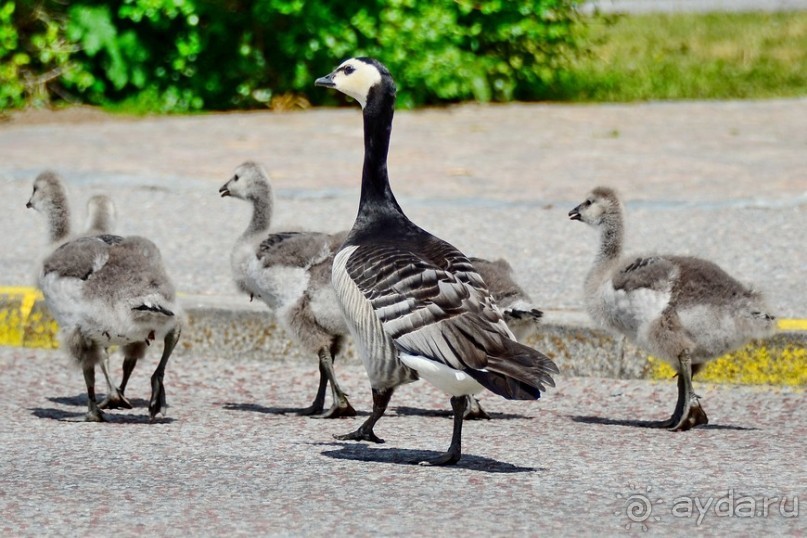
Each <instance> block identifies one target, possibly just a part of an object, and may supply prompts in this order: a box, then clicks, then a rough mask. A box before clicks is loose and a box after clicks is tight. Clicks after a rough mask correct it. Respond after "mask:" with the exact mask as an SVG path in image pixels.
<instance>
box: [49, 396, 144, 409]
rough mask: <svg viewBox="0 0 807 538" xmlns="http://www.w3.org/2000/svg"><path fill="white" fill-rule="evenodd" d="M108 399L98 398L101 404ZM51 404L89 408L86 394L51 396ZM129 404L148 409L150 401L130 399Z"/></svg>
mask: <svg viewBox="0 0 807 538" xmlns="http://www.w3.org/2000/svg"><path fill="white" fill-rule="evenodd" d="M105 397H106V394H99V395H98V397H97V398H96V399H97V400H98V402H101V401H103V400H104V398H105ZM47 400H48V401H49V402H53V403H55V404H58V405H73V406H76V407H85V408H86V407H87V395H86V394H78V395H76V396H49V397H48V398H47ZM129 403H130V404H132V407H134V408H137V407H148V405H149V403H148V401H146V400H144V399H143V398H129Z"/></svg>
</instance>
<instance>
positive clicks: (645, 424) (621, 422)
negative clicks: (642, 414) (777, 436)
mask: <svg viewBox="0 0 807 538" xmlns="http://www.w3.org/2000/svg"><path fill="white" fill-rule="evenodd" d="M569 418H571V419H572V421H574V422H579V423H581V424H599V425H603V426H627V427H631V428H651V429H655V430H661V429H663V428H662V426H661V421H660V420H635V419H616V418H607V417H595V416H584V415H570V417H569ZM695 429H698V430H737V431H755V430H757V429H758V428H747V427H745V426H732V425H728V424H707V425H705V426H698V427H697V428H695Z"/></svg>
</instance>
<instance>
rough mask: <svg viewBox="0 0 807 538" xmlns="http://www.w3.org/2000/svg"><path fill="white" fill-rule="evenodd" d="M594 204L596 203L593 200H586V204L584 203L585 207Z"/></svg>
mask: <svg viewBox="0 0 807 538" xmlns="http://www.w3.org/2000/svg"><path fill="white" fill-rule="evenodd" d="M593 203H594V202H592V201H591V200H586V201H585V202H583V207H588V206H590V205H591V204H593Z"/></svg>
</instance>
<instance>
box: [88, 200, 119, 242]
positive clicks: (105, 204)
mask: <svg viewBox="0 0 807 538" xmlns="http://www.w3.org/2000/svg"><path fill="white" fill-rule="evenodd" d="M116 221H117V212H116V209H115V202H113V201H112V199H111V198H110V197H109V196H105V195H103V194H96V195H95V196H93V197H91V198H90V199H89V200H87V226H86V229H87V230H89V231H92V232H100V233H112V232H114V231H115V223H116Z"/></svg>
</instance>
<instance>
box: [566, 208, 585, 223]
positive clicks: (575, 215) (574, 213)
mask: <svg viewBox="0 0 807 538" xmlns="http://www.w3.org/2000/svg"><path fill="white" fill-rule="evenodd" d="M569 218H570V219H571V220H582V219H581V217H580V206H577V207H575V208H574V209H572V210H571V211H569Z"/></svg>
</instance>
